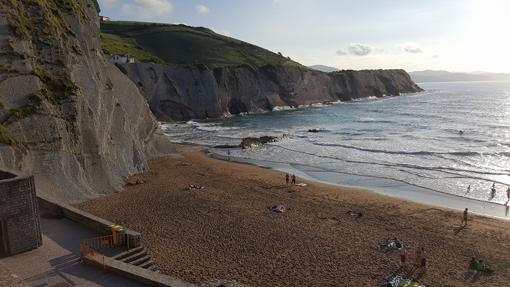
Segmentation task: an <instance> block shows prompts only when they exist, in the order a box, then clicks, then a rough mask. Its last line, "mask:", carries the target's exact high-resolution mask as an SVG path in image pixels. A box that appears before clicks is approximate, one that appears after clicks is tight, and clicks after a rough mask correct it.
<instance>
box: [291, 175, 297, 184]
mask: <svg viewBox="0 0 510 287" xmlns="http://www.w3.org/2000/svg"><path fill="white" fill-rule="evenodd" d="M292 184H296V176H295V175H294V174H293V175H292Z"/></svg>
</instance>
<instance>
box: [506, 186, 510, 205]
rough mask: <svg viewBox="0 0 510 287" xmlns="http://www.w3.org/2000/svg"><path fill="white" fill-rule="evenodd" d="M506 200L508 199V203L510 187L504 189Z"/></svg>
mask: <svg viewBox="0 0 510 287" xmlns="http://www.w3.org/2000/svg"><path fill="white" fill-rule="evenodd" d="M506 198H508V201H510V186H509V187H508V188H507V189H506ZM508 201H507V203H508Z"/></svg>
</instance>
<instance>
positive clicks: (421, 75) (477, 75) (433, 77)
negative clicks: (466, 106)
mask: <svg viewBox="0 0 510 287" xmlns="http://www.w3.org/2000/svg"><path fill="white" fill-rule="evenodd" d="M409 75H410V76H411V78H412V79H413V81H415V82H417V83H424V82H473V81H508V80H510V74H504V73H487V72H472V73H460V72H448V71H434V70H425V71H416V72H410V73H409Z"/></svg>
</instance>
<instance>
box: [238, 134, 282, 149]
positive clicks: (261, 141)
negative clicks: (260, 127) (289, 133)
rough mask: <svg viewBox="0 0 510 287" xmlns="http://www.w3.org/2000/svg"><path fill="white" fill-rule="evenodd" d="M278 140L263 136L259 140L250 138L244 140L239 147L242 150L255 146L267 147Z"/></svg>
mask: <svg viewBox="0 0 510 287" xmlns="http://www.w3.org/2000/svg"><path fill="white" fill-rule="evenodd" d="M277 140H278V138H277V137H272V136H261V137H258V138H252V137H248V138H244V139H243V140H242V141H241V144H240V145H239V146H240V147H241V148H242V149H247V148H251V147H254V146H260V145H265V144H267V143H272V142H276V141H277Z"/></svg>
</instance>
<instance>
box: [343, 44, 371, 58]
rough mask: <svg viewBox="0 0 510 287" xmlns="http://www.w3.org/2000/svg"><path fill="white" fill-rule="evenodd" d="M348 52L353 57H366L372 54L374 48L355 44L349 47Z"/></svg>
mask: <svg viewBox="0 0 510 287" xmlns="http://www.w3.org/2000/svg"><path fill="white" fill-rule="evenodd" d="M347 50H348V51H349V53H350V54H352V55H356V56H366V55H368V54H370V53H372V50H373V48H372V47H370V46H368V45H365V44H360V43H355V44H350V45H349V47H347Z"/></svg>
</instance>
